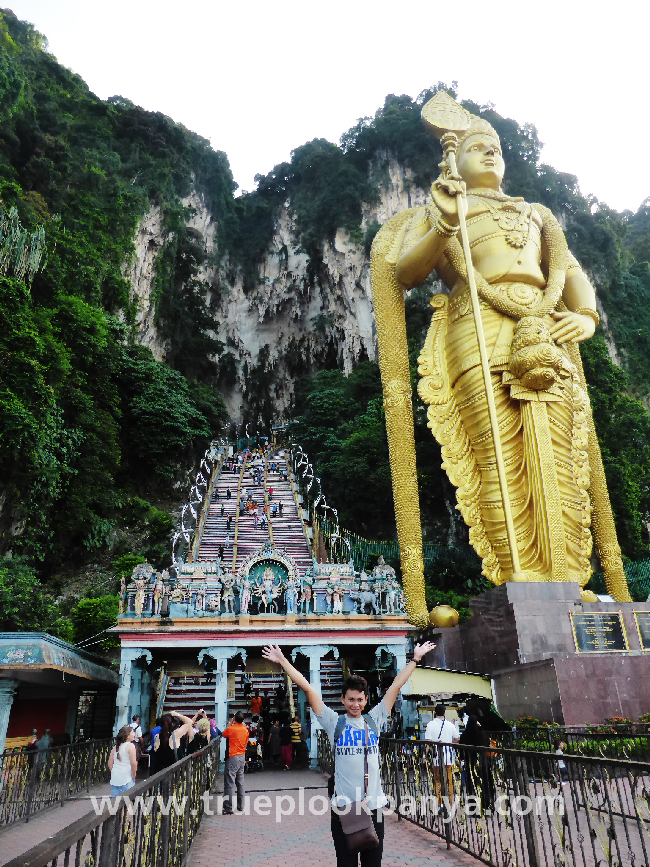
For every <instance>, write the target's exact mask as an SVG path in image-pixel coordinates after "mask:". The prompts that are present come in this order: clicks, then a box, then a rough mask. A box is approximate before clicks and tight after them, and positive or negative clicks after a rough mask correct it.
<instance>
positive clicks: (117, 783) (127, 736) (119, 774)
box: [108, 726, 138, 798]
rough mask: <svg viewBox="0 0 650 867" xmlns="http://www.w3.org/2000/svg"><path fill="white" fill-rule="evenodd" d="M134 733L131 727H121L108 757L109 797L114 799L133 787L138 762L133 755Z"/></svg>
mask: <svg viewBox="0 0 650 867" xmlns="http://www.w3.org/2000/svg"><path fill="white" fill-rule="evenodd" d="M134 740H135V732H134V730H133V729H132V728H131V726H122V728H121V729H120V730H119V732H118V733H117V742H116V744H115V746H114V747H113V749H112V750H111V754H110V756H109V757H108V769H109V771H110V772H111V797H112V798H115V797H117V795H121V794H122V792H126V790H127V789H130V788H132V787H133V786H135V775H136V773H137V770H138V762H137V759H136V754H135V744H134V743H133V741H134Z"/></svg>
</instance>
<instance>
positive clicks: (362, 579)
mask: <svg viewBox="0 0 650 867" xmlns="http://www.w3.org/2000/svg"><path fill="white" fill-rule="evenodd" d="M359 589H360V590H370V584H369V582H368V576H367V575H366V573H365V572H364V571H363V570H361V575H360V576H359Z"/></svg>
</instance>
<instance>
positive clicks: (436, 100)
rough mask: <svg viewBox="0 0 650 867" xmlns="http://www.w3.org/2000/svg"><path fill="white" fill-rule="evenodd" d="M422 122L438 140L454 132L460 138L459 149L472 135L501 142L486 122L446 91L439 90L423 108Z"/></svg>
mask: <svg viewBox="0 0 650 867" xmlns="http://www.w3.org/2000/svg"><path fill="white" fill-rule="evenodd" d="M422 120H423V121H424V124H425V126H426V127H427V129H428V130H429V131H430V132H432V133H433V135H435V137H436V138H442V137H443V135H445V133H448V132H453V133H455V134H456V136H457V137H458V148H460V146H461V144H462V143H463V142H464V141H465V139H467V138H469V137H470V136H471V135H477V134H480V133H483V134H484V135H490V136H492V137H493V138H495V139H496V140H497V141H498V140H499V136H498V134H497V132H496V130H495V129H494V127H493V126H491V125H490V124H489V123H488V122H487V121H486V120H483V118H482V117H478V116H477V115H475V114H471V113H470V112H469V111H467V109H465V108H463V107H462V105H459V104H458V103H457V102H456V100H455V99H454V98H453V97H451V96H449V94H448V93H447V92H446V91H445V90H439V91H438V93H436V95H435V96H433V97H432V98H431V99H430V100H429V101H428V102H427V103H426V104H425V105H424V106H423V107H422Z"/></svg>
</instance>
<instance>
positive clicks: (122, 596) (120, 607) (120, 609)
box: [117, 575, 128, 615]
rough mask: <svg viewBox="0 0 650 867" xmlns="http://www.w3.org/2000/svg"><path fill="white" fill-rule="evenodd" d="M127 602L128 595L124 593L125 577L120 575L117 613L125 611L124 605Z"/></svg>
mask: <svg viewBox="0 0 650 867" xmlns="http://www.w3.org/2000/svg"><path fill="white" fill-rule="evenodd" d="M127 602H128V596H127V593H126V578H125V577H124V575H122V577H121V579H120V600H119V603H118V612H117V613H118V614H120V615H121V614H124V612H125V611H126V606H127Z"/></svg>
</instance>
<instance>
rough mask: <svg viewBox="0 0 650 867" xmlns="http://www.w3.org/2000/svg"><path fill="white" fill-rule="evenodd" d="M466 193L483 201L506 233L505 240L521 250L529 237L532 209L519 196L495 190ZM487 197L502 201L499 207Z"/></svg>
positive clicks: (469, 191)
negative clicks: (507, 194)
mask: <svg viewBox="0 0 650 867" xmlns="http://www.w3.org/2000/svg"><path fill="white" fill-rule="evenodd" d="M468 195H472V196H474V197H475V198H477V199H481V200H482V201H483V203H484V204H485V206H486V207H487V208H488V210H489V211H490V213H491V214H492V218H493V219H494V221H495V222H496V223H498V225H499V228H500V229H502V230H503V231H504V232H505V233H506V241H507V242H508V244H510V246H511V247H515V248H516V249H518V250H521V249H522V247H525V246H526V244H527V243H528V238H529V237H530V227H531V224H532V219H533V209H532V207H531V206H530V205H528V204H526V202H525V201H524V200H523V198H521V196H517V197H516V198H515V197H511V196H506V194H505V193H501V192H497V191H496V190H468ZM489 199H496V200H497V201H498V202H502V206H501V208H497V207H496V205H493V204H492V203H491V202H490V201H489Z"/></svg>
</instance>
